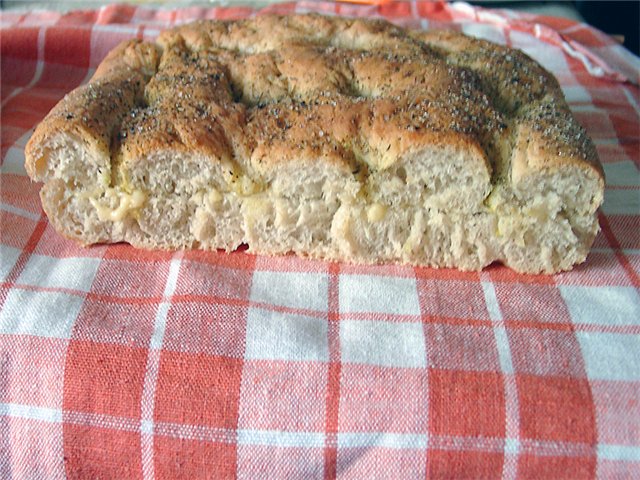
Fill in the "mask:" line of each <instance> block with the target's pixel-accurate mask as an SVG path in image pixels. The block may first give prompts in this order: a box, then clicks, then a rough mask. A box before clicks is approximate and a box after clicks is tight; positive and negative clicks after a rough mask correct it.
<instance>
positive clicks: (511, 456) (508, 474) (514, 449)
mask: <svg viewBox="0 0 640 480" xmlns="http://www.w3.org/2000/svg"><path fill="white" fill-rule="evenodd" d="M481 280H482V290H483V291H484V298H485V303H486V304H487V310H488V311H489V318H490V319H491V321H492V322H493V325H494V327H493V334H494V335H495V338H496V346H497V349H498V359H499V361H500V369H501V370H502V376H503V378H504V394H505V437H506V438H505V442H504V463H503V464H502V478H503V479H512V478H516V473H517V470H518V451H519V445H520V440H519V431H520V413H519V411H518V408H519V406H518V389H517V386H516V379H515V376H514V374H513V362H512V360H511V347H510V346H509V337H508V336H507V330H506V328H505V327H504V323H503V321H502V313H501V312H500V305H499V303H498V297H497V296H496V289H495V287H494V285H493V283H491V281H488V279H487V275H486V274H485V273H483V274H481Z"/></svg>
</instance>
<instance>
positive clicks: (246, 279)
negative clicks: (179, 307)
mask: <svg viewBox="0 0 640 480" xmlns="http://www.w3.org/2000/svg"><path fill="white" fill-rule="evenodd" d="M230 267H231V268H230ZM250 288H251V271H250V270H247V269H243V268H233V266H229V265H225V264H222V265H221V264H218V263H210V262H206V261H204V262H203V261H194V260H191V259H190V258H189V256H186V257H185V259H184V260H183V261H182V267H181V269H180V274H179V275H178V282H177V284H176V290H175V293H174V294H175V295H176V296H178V297H184V298H185V300H189V299H197V298H199V297H208V298H241V299H247V298H248V297H249V289H250Z"/></svg>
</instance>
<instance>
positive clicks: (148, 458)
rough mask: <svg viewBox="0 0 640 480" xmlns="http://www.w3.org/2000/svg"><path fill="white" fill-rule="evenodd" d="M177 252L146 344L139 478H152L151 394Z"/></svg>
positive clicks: (178, 260) (176, 268)
mask: <svg viewBox="0 0 640 480" xmlns="http://www.w3.org/2000/svg"><path fill="white" fill-rule="evenodd" d="M181 257H182V253H181V252H176V253H175V254H174V257H173V259H172V260H171V265H170V267H169V273H168V275H167V283H166V284H165V286H164V296H163V299H162V302H161V303H160V305H159V306H158V311H157V312H156V319H155V322H154V325H153V334H152V335H151V342H150V345H149V347H150V348H149V354H148V357H147V368H146V370H145V377H144V386H143V388H142V399H141V426H140V430H141V433H142V435H141V445H142V474H143V478H149V479H152V478H155V473H154V466H153V434H154V424H153V411H154V408H155V393H156V385H157V380H158V369H159V365H160V349H161V348H162V342H163V339H164V332H165V330H166V326H167V314H168V313H169V306H170V305H171V303H170V302H171V295H173V292H174V291H175V289H176V284H177V282H178V274H179V272H180V263H181Z"/></svg>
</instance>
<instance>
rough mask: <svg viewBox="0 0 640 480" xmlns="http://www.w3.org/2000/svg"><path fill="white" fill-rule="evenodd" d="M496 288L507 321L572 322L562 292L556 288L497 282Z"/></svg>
mask: <svg viewBox="0 0 640 480" xmlns="http://www.w3.org/2000/svg"><path fill="white" fill-rule="evenodd" d="M494 286H495V289H496V296H497V298H498V304H499V305H500V310H501V312H502V317H503V319H504V320H505V321H510V320H514V321H526V322H530V321H534V322H549V323H569V322H570V321H571V318H570V316H569V312H568V310H567V307H566V305H565V303H564V302H563V301H562V296H561V295H560V291H559V290H558V288H557V287H555V286H551V285H538V284H521V283H502V282H496V283H494Z"/></svg>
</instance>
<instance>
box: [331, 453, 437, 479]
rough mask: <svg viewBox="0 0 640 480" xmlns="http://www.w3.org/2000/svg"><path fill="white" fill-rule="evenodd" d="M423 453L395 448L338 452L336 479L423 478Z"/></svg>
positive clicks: (424, 467) (424, 468)
mask: <svg viewBox="0 0 640 480" xmlns="http://www.w3.org/2000/svg"><path fill="white" fill-rule="evenodd" d="M425 473H426V455H425V452H424V450H417V449H416V450H414V449H395V448H380V447H368V448H341V449H340V450H338V462H337V478H339V479H341V480H342V479H348V480H351V479H353V480H356V479H362V478H376V479H389V480H392V479H398V478H425Z"/></svg>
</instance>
